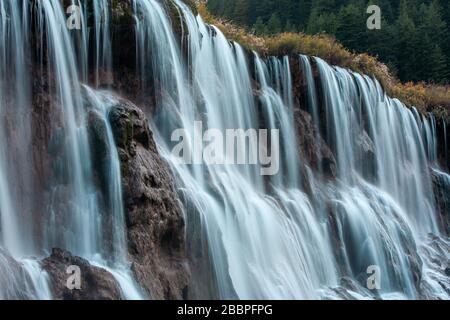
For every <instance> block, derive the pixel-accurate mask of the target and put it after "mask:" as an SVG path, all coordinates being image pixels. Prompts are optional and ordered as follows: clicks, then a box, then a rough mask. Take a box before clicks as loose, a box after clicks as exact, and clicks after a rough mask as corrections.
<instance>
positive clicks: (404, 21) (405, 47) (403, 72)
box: [396, 0, 419, 82]
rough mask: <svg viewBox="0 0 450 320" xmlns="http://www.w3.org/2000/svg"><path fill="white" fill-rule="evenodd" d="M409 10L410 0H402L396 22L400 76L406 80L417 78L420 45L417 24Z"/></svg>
mask: <svg viewBox="0 0 450 320" xmlns="http://www.w3.org/2000/svg"><path fill="white" fill-rule="evenodd" d="M408 12H409V8H408V1H406V0H402V2H401V4H400V12H399V17H398V20H397V23H396V31H397V34H396V39H397V44H396V50H397V61H398V70H399V72H398V76H399V78H400V80H402V81H404V82H406V81H410V80H416V79H417V78H416V74H415V68H416V65H417V64H416V62H417V61H416V60H417V58H416V53H417V47H418V46H419V44H418V43H417V34H416V32H417V31H416V26H415V24H414V21H413V20H412V19H411V17H410V15H409V13H408Z"/></svg>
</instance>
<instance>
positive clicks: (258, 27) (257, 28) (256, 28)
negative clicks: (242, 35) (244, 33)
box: [252, 17, 267, 35]
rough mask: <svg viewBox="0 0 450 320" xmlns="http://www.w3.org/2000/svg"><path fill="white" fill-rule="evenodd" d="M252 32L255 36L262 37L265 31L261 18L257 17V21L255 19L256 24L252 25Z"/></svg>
mask: <svg viewBox="0 0 450 320" xmlns="http://www.w3.org/2000/svg"><path fill="white" fill-rule="evenodd" d="M252 30H253V32H254V33H255V34H257V35H262V34H264V33H266V31H267V29H266V26H265V24H264V22H263V20H262V18H261V17H258V19H256V22H255V24H254V25H253V28H252Z"/></svg>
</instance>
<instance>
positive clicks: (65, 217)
mask: <svg viewBox="0 0 450 320" xmlns="http://www.w3.org/2000/svg"><path fill="white" fill-rule="evenodd" d="M72 3H73V4H77V5H80V8H81V9H82V10H81V20H82V29H81V31H80V33H79V34H80V35H81V37H76V36H75V37H74V36H73V33H70V32H69V30H68V29H67V28H66V15H65V10H64V9H63V8H62V6H61V4H60V3H59V2H56V1H49V0H43V1H39V2H37V3H36V4H35V7H34V10H35V11H33V12H35V14H36V19H35V21H36V26H35V27H36V35H38V36H36V41H37V42H38V48H39V52H38V59H39V60H40V61H41V63H43V61H44V60H45V61H47V66H48V73H50V72H51V73H52V74H54V78H50V77H49V79H47V80H45V81H48V83H49V84H50V85H49V90H51V88H52V87H54V88H55V89H54V92H49V94H50V93H52V94H54V96H55V97H56V99H55V101H54V102H53V104H52V106H51V107H52V108H53V110H52V113H53V114H52V116H51V123H50V126H51V128H52V130H53V135H52V137H51V141H50V145H51V146H52V148H54V150H57V151H56V156H55V157H54V158H53V159H52V161H54V168H55V169H56V170H55V172H56V174H54V175H51V176H49V177H47V181H46V182H45V183H46V184H47V185H50V186H51V188H50V194H49V195H48V196H47V197H46V199H48V200H47V201H46V207H45V208H43V211H44V212H46V214H45V217H44V219H46V221H45V223H43V224H42V226H41V227H42V228H43V230H42V236H43V240H44V241H43V242H44V243H43V244H42V246H40V247H36V248H34V249H31V250H28V251H26V252H24V251H23V250H22V247H27V246H28V247H31V244H35V243H36V244H37V243H38V242H37V241H36V239H40V235H39V234H36V235H33V234H32V232H31V230H29V231H27V230H25V229H24V226H27V225H28V220H29V219H26V218H25V217H22V216H21V215H20V214H18V212H19V211H18V210H19V209H22V210H23V209H25V208H22V207H19V205H18V204H19V203H20V202H19V199H16V198H15V197H16V195H19V192H26V191H27V190H32V191H33V192H34V193H36V194H37V192H35V190H33V185H32V184H31V183H30V186H27V185H26V184H24V183H23V182H22V181H21V180H20V179H21V177H15V176H12V175H11V174H13V173H15V172H23V173H24V174H26V173H28V172H29V171H27V170H28V168H27V167H26V165H25V163H26V161H23V162H22V163H23V164H24V165H23V167H24V169H23V170H22V168H20V169H19V168H13V167H11V168H7V167H4V166H5V165H6V164H8V163H15V162H14V161H10V160H8V159H6V158H5V159H4V158H3V157H4V156H5V155H6V154H8V152H7V151H6V148H11V147H10V146H8V144H10V143H12V142H14V143H17V144H18V146H19V147H18V149H19V148H20V147H22V148H27V147H28V146H29V145H30V142H29V141H24V139H25V138H26V139H29V130H30V129H29V128H25V127H24V126H30V124H29V121H25V120H27V118H26V117H25V116H24V115H27V114H29V113H30V110H27V109H25V108H26V107H27V104H28V106H29V105H31V103H30V100H29V96H28V93H29V86H30V83H31V79H30V78H28V77H27V75H28V74H29V70H28V69H27V68H29V64H28V59H30V56H29V55H30V52H29V50H28V48H27V43H28V41H29V39H28V30H29V29H30V28H31V26H30V25H29V23H28V19H29V14H30V12H32V11H31V8H30V7H29V6H28V1H20V2H19V1H9V0H7V1H2V3H1V6H0V17H1V18H2V19H1V24H0V26H1V27H0V39H1V43H0V45H1V46H0V49H1V53H2V54H1V56H0V58H1V60H0V61H1V64H0V68H1V70H2V76H3V75H6V74H8V71H9V70H13V71H14V76H12V78H11V77H8V79H3V78H2V79H1V87H0V89H1V90H0V98H1V99H0V107H1V114H2V118H1V119H2V121H3V119H5V121H9V122H6V123H5V125H4V126H3V125H2V128H5V129H7V128H9V127H11V126H13V125H16V123H17V130H19V129H22V128H23V130H21V131H20V132H18V133H17V136H15V134H16V132H15V131H13V130H9V132H12V133H13V134H10V133H9V134H10V135H11V136H8V135H7V132H6V131H3V130H2V132H1V133H0V138H1V144H0V147H1V150H2V152H1V157H2V158H1V159H0V160H2V161H1V168H0V169H1V170H0V188H1V189H0V191H1V194H2V201H1V211H0V212H1V231H2V232H1V236H2V242H1V243H0V244H1V245H2V246H3V247H4V248H5V249H6V250H7V253H10V254H12V256H13V257H14V259H17V261H18V262H17V263H19V265H17V266H16V268H22V269H21V270H23V273H24V275H23V276H17V277H14V276H12V277H10V275H8V274H7V273H6V274H4V275H3V276H4V277H6V278H5V280H4V281H5V282H6V283H7V284H8V283H9V285H7V286H6V288H2V290H0V296H5V298H18V297H21V298H27V299H49V298H51V294H50V290H49V286H48V275H47V273H46V272H44V271H42V270H41V268H40V265H39V263H38V262H37V261H36V260H35V259H29V258H27V256H26V255H25V254H28V255H33V256H41V255H42V254H43V253H44V252H49V251H50V250H51V249H52V248H53V247H59V248H64V249H65V250H69V251H70V252H71V253H73V254H75V255H78V256H81V257H83V258H86V259H88V260H89V261H90V262H91V264H93V265H95V266H99V267H101V268H104V269H107V270H108V271H110V273H111V274H113V276H114V277H115V278H116V279H117V281H118V283H119V285H120V287H121V290H122V294H123V297H124V298H128V299H141V298H142V294H141V293H140V289H139V288H138V286H137V284H136V283H135V282H134V279H133V277H132V275H131V271H130V268H129V265H128V262H127V243H126V237H125V227H124V225H125V221H124V219H125V218H124V212H123V202H122V191H121V177H120V163H119V158H118V154H117V151H116V147H115V143H114V140H113V138H112V131H111V128H110V125H109V122H108V121H107V120H106V119H107V113H108V110H107V106H108V105H110V104H111V102H110V101H112V100H111V99H106V98H103V96H100V94H99V93H95V92H94V91H93V90H91V89H89V88H86V89H85V90H84V91H85V92H87V96H88V97H87V99H88V100H89V102H90V104H92V105H93V106H94V108H96V109H97V111H98V112H99V113H100V114H101V117H102V119H103V120H104V121H105V127H106V128H107V130H106V133H107V141H108V150H109V155H110V161H109V162H108V164H109V167H108V172H106V173H105V175H106V177H107V180H108V186H109V190H108V194H107V195H103V196H104V198H105V199H108V203H107V204H106V208H102V202H101V196H102V195H100V192H99V190H98V188H97V186H96V185H95V182H94V173H93V167H92V163H91V161H90V159H91V154H90V145H89V133H88V128H87V125H86V124H87V118H86V115H87V114H86V110H85V103H86V101H85V100H84V98H83V95H84V92H83V91H82V88H81V86H80V84H81V81H80V79H83V80H84V81H86V80H87V72H88V65H89V62H88V56H87V55H88V52H89V49H88V46H89V41H88V33H89V32H88V27H87V16H86V6H85V5H84V4H83V3H81V2H79V1H72ZM94 12H95V25H94V31H95V39H96V42H95V43H96V48H95V52H96V64H95V66H94V67H95V70H94V73H95V74H96V75H97V76H96V79H95V81H96V83H98V81H97V80H98V78H99V77H98V75H99V73H100V72H99V70H100V69H101V68H104V69H109V68H111V67H112V66H111V59H110V57H111V50H110V40H109V3H108V2H107V1H102V2H101V3H97V4H96V5H95V10H94ZM80 39H81V40H80ZM100 42H101V43H100ZM11 66H13V68H12V69H11ZM42 70H43V69H42ZM42 74H44V73H42ZM44 77H45V75H44V76H43V78H42V79H41V80H42V81H44ZM11 79H12V80H14V81H15V83H16V85H15V86H14V85H13V86H7V85H8V84H10V81H11ZM8 81H9V82H8ZM10 88H16V89H17V93H14V92H13V91H12V90H11V89H10ZM27 99H28V100H27ZM9 101H14V103H17V107H16V108H15V109H11V107H10V106H9V105H8V104H7V103H8V102H9ZM7 106H8V108H6V107H7ZM22 108H24V109H22ZM10 110H14V112H15V113H17V115H15V114H13V116H17V117H18V119H17V120H16V119H15V118H13V117H11V118H9V117H10V115H9V112H10ZM19 117H21V118H19ZM16 139H17V140H16ZM19 139H22V140H19ZM10 141H11V142H10ZM19 151H20V152H24V153H23V154H26V153H25V152H27V150H25V151H22V150H18V151H17V152H19ZM10 154H11V156H16V157H18V158H16V159H17V160H19V159H21V158H20V157H22V154H20V153H18V155H16V154H15V152H10ZM17 160H16V161H17ZM31 168H32V166H31V165H30V169H31ZM31 170H32V169H31ZM11 172H12V173H11ZM30 176H31V175H30ZM19 182H20V185H18V186H16V185H14V183H19ZM23 185H25V186H26V188H23V187H22V186H23ZM19 188H20V189H19ZM28 188H30V189H28ZM16 189H17V190H16ZM30 194H32V193H31V192H30ZM21 200H22V199H21ZM25 200H27V199H25ZM24 202H25V201H24ZM105 210H106V211H109V212H110V214H111V216H112V219H111V220H112V222H111V230H110V231H108V230H106V229H107V228H108V226H107V225H105V224H104V222H103V220H104V218H103V216H104V214H105V212H106V211H105ZM19 226H20V229H19ZM107 233H110V234H111V235H112V238H113V239H112V248H108V246H106V245H105V242H106V240H105V239H104V236H105V235H106V234H107ZM28 235H30V237H29V239H28V238H27V236H28ZM33 236H34V237H33ZM11 259H12V258H11ZM3 263H4V264H5V268H7V265H8V263H9V264H14V263H15V262H14V261H13V260H3V262H2V266H3ZM17 287H22V288H21V290H16V289H15V288H17ZM3 290H5V292H3Z"/></svg>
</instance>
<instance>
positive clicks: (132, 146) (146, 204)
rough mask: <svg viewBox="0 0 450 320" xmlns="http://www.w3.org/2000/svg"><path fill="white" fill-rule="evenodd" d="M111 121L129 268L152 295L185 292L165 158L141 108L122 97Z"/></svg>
mask: <svg viewBox="0 0 450 320" xmlns="http://www.w3.org/2000/svg"><path fill="white" fill-rule="evenodd" d="M110 122H111V125H112V128H113V133H114V136H115V140H116V143H117V147H118V150H119V156H120V159H121V164H122V181H123V193H124V204H125V214H126V224H127V234H128V243H129V254H130V256H131V260H132V261H133V266H132V269H133V271H134V273H135V276H136V279H137V282H138V283H139V284H140V285H141V286H142V287H143V288H144V289H145V290H146V291H147V293H148V294H149V296H150V298H152V299H183V298H186V297H187V292H188V288H187V286H188V281H189V271H188V267H187V258H186V252H185V232H184V227H185V221H184V219H183V212H182V209H181V206H180V203H179V200H178V196H177V194H176V193H175V189H174V182H173V177H172V175H171V172H170V170H169V168H168V166H167V164H166V163H165V162H164V161H163V159H162V158H161V156H160V155H159V153H158V150H157V147H156V144H155V142H154V140H153V136H152V132H151V131H150V129H149V126H148V123H147V121H146V118H145V116H144V113H143V112H142V111H141V110H140V109H139V108H137V107H136V106H135V105H133V104H131V103H129V102H126V101H123V100H122V101H121V102H120V103H119V104H117V105H116V106H114V107H113V108H112V109H111V112H110Z"/></svg>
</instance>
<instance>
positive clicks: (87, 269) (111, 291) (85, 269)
mask: <svg viewBox="0 0 450 320" xmlns="http://www.w3.org/2000/svg"><path fill="white" fill-rule="evenodd" d="M70 266H77V267H79V268H80V275H81V288H80V289H79V290H77V289H69V288H68V286H67V280H68V278H69V277H70V276H71V274H68V273H67V270H68V268H69V267H70ZM42 267H43V269H44V270H45V271H47V272H48V274H49V277H50V285H51V289H52V293H53V298H54V299H57V300H120V299H121V292H120V288H119V285H118V283H117V281H116V280H115V279H114V277H113V275H112V274H110V273H109V272H108V271H106V270H104V269H101V268H98V267H95V266H92V265H91V264H90V263H89V262H88V261H87V260H85V259H82V258H79V257H74V256H72V255H71V254H70V253H69V252H66V251H64V250H61V249H53V252H52V254H51V256H50V257H48V258H46V259H44V260H43V261H42Z"/></svg>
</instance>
